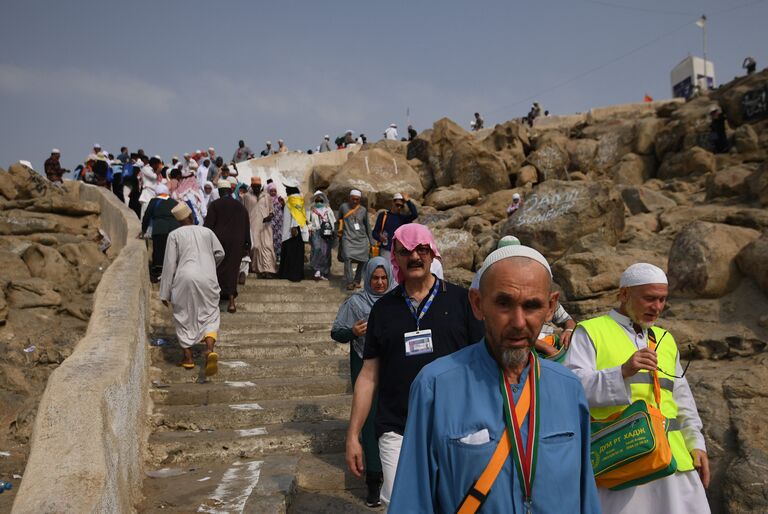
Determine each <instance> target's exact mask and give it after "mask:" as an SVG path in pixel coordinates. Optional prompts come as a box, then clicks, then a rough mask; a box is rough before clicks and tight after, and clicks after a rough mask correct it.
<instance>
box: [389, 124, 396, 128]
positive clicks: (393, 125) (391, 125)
mask: <svg viewBox="0 0 768 514" xmlns="http://www.w3.org/2000/svg"><path fill="white" fill-rule="evenodd" d="M389 126H390V127H392V128H397V125H395V124H394V123H390V124H389Z"/></svg>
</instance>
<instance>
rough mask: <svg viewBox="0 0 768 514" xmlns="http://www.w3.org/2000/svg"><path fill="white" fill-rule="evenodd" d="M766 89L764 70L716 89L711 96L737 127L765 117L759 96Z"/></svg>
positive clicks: (765, 71)
mask: <svg viewBox="0 0 768 514" xmlns="http://www.w3.org/2000/svg"><path fill="white" fill-rule="evenodd" d="M766 88H768V70H765V69H764V70H762V71H760V72H759V73H753V74H752V75H747V76H745V77H741V78H739V79H737V80H734V81H733V82H731V83H730V84H726V85H724V86H723V87H721V88H718V89H717V90H716V91H715V92H714V93H713V96H714V97H715V98H717V100H718V101H719V103H720V105H721V106H722V108H723V112H724V113H725V115H726V117H727V118H728V120H729V121H730V122H731V123H732V124H734V125H735V126H739V125H741V124H743V123H746V122H748V121H754V120H757V119H759V118H761V117H762V118H764V117H765V116H766V112H765V109H764V107H763V109H762V110H761V109H760V106H761V101H760V100H761V95H763V94H765V93H763V92H764V91H765V89H766ZM762 98H765V97H762ZM764 101H765V100H763V102H764ZM763 105H764V103H763Z"/></svg>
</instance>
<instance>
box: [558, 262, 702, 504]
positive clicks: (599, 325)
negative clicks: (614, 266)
mask: <svg viewBox="0 0 768 514" xmlns="http://www.w3.org/2000/svg"><path fill="white" fill-rule="evenodd" d="M668 291H669V287H668V285H667V276H666V274H665V273H664V271H662V270H661V269H660V268H658V267H657V266H654V265H652V264H648V263H637V264H633V265H631V266H630V267H628V268H627V269H626V270H625V271H624V273H622V275H621V279H620V282H619V301H620V305H619V307H618V308H617V309H613V310H611V311H610V312H609V313H608V314H606V315H603V316H600V317H597V318H593V319H590V320H586V321H583V322H582V323H580V324H579V325H578V326H577V327H576V330H575V331H574V333H573V337H572V338H571V347H570V350H569V351H568V354H567V355H566V359H565V362H564V364H565V365H566V366H567V367H568V368H570V369H571V370H573V372H574V373H576V375H577V376H578V377H579V378H580V379H581V383H582V385H583V386H584V390H585V391H586V393H587V401H588V402H589V407H590V414H591V416H592V417H593V418H594V419H603V418H606V417H608V416H610V415H612V414H614V413H616V412H619V411H621V410H623V409H625V408H626V407H627V406H628V405H629V404H630V403H632V402H634V401H636V400H641V399H643V400H646V401H648V402H649V403H651V404H655V400H654V393H653V387H654V386H653V379H652V374H651V373H649V372H652V371H657V372H658V377H659V382H660V386H661V402H660V409H661V411H662V413H663V414H664V416H665V417H666V418H667V419H668V422H669V424H668V437H669V443H670V447H671V449H672V455H673V456H674V458H675V461H676V463H677V471H676V472H675V473H673V474H671V475H669V476H666V477H664V478H660V479H657V480H654V481H652V482H649V483H646V484H643V485H638V486H635V487H629V488H626V489H621V490H610V489H605V488H598V493H599V496H600V504H601V506H602V510H603V512H604V513H605V514H611V513H617V512H652V511H653V512H664V513H667V514H676V513H681V514H682V513H689V512H696V513H697V514H701V513H709V512H710V509H709V505H708V503H707V497H706V494H705V492H704V488H705V487H707V486H708V485H709V461H708V460H707V453H706V447H705V445H704V437H703V436H702V434H701V429H702V423H701V419H700V418H699V414H698V411H697V410H696V402H695V401H694V398H693V395H692V394H691V389H690V387H689V386H688V381H687V380H686V379H685V376H684V375H685V373H684V371H683V369H682V367H681V366H680V354H679V352H678V349H677V343H675V340H674V338H673V337H672V334H670V333H669V332H667V331H666V330H664V329H662V328H659V327H656V326H654V323H655V322H656V321H657V319H658V318H659V316H660V314H661V312H662V310H663V309H664V305H665V303H666V301H667V294H668ZM649 332H650V333H651V337H652V338H653V337H654V336H655V341H656V350H655V351H653V350H652V349H651V348H649V344H648V341H649Z"/></svg>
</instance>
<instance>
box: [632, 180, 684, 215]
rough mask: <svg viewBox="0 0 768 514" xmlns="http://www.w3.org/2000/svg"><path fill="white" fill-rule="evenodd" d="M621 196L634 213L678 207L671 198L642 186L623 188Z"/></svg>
mask: <svg viewBox="0 0 768 514" xmlns="http://www.w3.org/2000/svg"><path fill="white" fill-rule="evenodd" d="M621 197H622V198H623V199H624V203H625V204H626V205H627V208H628V209H629V212H630V213H631V214H632V215H635V214H642V213H644V212H655V211H661V210H665V209H671V208H673V207H677V203H676V202H675V201H674V200H672V199H671V198H668V197H667V196H665V195H663V194H662V193H658V192H656V191H654V190H652V189H649V188H647V187H642V186H639V187H625V188H623V189H622V190H621Z"/></svg>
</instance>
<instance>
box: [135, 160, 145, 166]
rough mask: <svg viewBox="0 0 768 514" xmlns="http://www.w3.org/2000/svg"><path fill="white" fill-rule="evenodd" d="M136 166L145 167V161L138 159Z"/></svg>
mask: <svg viewBox="0 0 768 514" xmlns="http://www.w3.org/2000/svg"><path fill="white" fill-rule="evenodd" d="M135 164H136V166H140V167H141V166H144V161H142V160H141V158H138V159H136V162H135Z"/></svg>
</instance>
